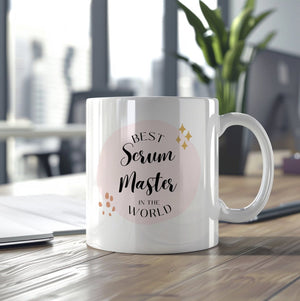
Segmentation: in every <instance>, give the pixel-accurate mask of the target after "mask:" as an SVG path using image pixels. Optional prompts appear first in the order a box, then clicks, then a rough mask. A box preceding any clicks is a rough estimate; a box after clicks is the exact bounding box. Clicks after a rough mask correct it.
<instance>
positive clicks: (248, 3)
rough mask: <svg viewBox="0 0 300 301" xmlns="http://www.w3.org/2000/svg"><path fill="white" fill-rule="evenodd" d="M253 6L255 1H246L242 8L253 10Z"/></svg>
mask: <svg viewBox="0 0 300 301" xmlns="http://www.w3.org/2000/svg"><path fill="white" fill-rule="evenodd" d="M255 4H256V0H247V1H246V3H245V6H244V8H250V9H252V10H253V9H254V8H255Z"/></svg>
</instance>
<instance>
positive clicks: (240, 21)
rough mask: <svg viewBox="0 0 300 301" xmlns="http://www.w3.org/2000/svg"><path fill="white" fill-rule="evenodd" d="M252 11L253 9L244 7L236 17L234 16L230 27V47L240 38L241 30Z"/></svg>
mask: <svg viewBox="0 0 300 301" xmlns="http://www.w3.org/2000/svg"><path fill="white" fill-rule="evenodd" d="M252 11H253V10H252V9H251V8H246V9H244V10H243V11H242V12H241V13H240V14H239V15H238V16H237V17H235V18H234V20H233V22H232V24H231V29H230V37H229V46H230V48H233V47H234V46H235V45H236V44H237V43H238V41H240V40H241V39H242V32H243V30H244V28H245V26H247V23H248V21H249V18H250V16H251V13H252Z"/></svg>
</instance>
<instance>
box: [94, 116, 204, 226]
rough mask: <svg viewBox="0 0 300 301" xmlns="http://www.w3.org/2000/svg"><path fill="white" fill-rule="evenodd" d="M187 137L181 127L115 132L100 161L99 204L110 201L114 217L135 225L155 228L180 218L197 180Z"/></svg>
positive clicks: (151, 125) (140, 126)
mask: <svg viewBox="0 0 300 301" xmlns="http://www.w3.org/2000/svg"><path fill="white" fill-rule="evenodd" d="M192 135H193V133H192V132H191V131H189V129H186V128H185V127H184V124H179V126H178V128H176V127H174V126H172V125H169V124H167V123H165V122H162V121H157V120H147V121H141V122H138V123H135V124H132V125H128V126H125V127H123V128H120V129H119V130H117V131H116V132H114V133H113V134H112V135H111V136H110V137H109V138H108V139H107V141H106V142H105V143H104V146H103V148H102V151H101V154H100V158H99V164H98V174H97V184H98V188H99V191H100V194H101V200H99V202H102V201H103V200H105V195H106V196H107V195H108V194H109V195H111V196H113V205H114V208H115V212H113V213H114V214H119V215H121V216H123V217H124V218H126V219H128V220H130V221H132V222H134V223H142V224H153V223H158V222H161V221H164V220H166V219H169V218H172V217H175V216H177V215H179V214H180V213H182V212H183V211H184V210H185V209H186V208H187V207H188V206H189V204H190V203H191V202H192V200H193V199H194V197H195V195H196V192H197V189H198V185H199V180H200V159H199V155H198V153H197V150H196V148H195V147H194V145H193V143H192V142H193V138H192ZM110 216H111V214H110Z"/></svg>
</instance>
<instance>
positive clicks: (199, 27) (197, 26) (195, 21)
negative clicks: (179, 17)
mask: <svg viewBox="0 0 300 301" xmlns="http://www.w3.org/2000/svg"><path fill="white" fill-rule="evenodd" d="M177 4H178V6H179V7H180V8H181V9H182V10H183V11H184V13H185V15H186V18H187V20H188V22H189V23H190V25H191V26H192V27H193V28H194V30H195V31H196V32H198V33H200V34H201V35H203V34H204V33H205V32H206V31H207V29H206V28H205V27H204V25H203V23H202V22H201V21H200V19H199V18H198V17H197V16H196V15H195V14H194V13H193V12H192V11H191V10H190V9H189V8H187V7H186V6H185V5H184V4H182V3H181V2H180V1H177Z"/></svg>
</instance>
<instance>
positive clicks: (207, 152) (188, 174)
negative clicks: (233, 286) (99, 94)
mask: <svg viewBox="0 0 300 301" xmlns="http://www.w3.org/2000/svg"><path fill="white" fill-rule="evenodd" d="M218 108H219V104H218V100H217V99H212V98H185V97H114V98H91V99H88V100H87V119H86V120H87V137H86V138H87V139H86V143H87V147H86V149H87V217H86V218H87V244H88V245H89V246H91V247H94V248H99V249H103V250H108V251H116V252H126V253H143V254H162V253H180V252H190V251H197V250H203V249H207V248H211V247H214V246H216V245H217V244H218V239H219V237H218V234H219V233H218V222H219V220H220V219H221V220H224V221H230V222H236V223H238V222H244V221H248V220H250V219H252V218H254V217H255V216H256V215H257V214H258V213H259V212H260V211H261V210H262V209H263V207H264V206H265V204H266V202H267V200H268V198H269V196H270V192H271V188H272V184H273V174H274V167H273V165H274V164H273V152H272V147H271V144H270V141H269V139H268V137H267V134H266V132H265V130H264V129H263V127H262V126H261V125H260V124H259V123H258V121H256V120H255V119H254V118H253V117H251V116H249V115H246V114H241V113H229V114H225V115H221V116H220V115H219V113H218ZM233 125H241V126H245V127H247V128H248V129H249V130H251V131H252V132H253V134H254V135H255V136H256V138H257V140H258V142H259V144H260V147H261V152H262V158H263V175H262V182H261V186H260V188H259V192H258V194H257V196H256V198H255V199H254V201H253V202H252V203H251V204H250V205H248V206H247V207H245V208H242V209H231V208H228V207H227V206H226V205H225V203H224V202H223V201H222V200H220V199H219V195H218V194H219V191H218V177H219V175H218V166H219V164H218V157H219V155H218V140H219V137H220V136H221V135H222V134H223V132H224V131H225V130H226V128H228V127H230V126H233Z"/></svg>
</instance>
